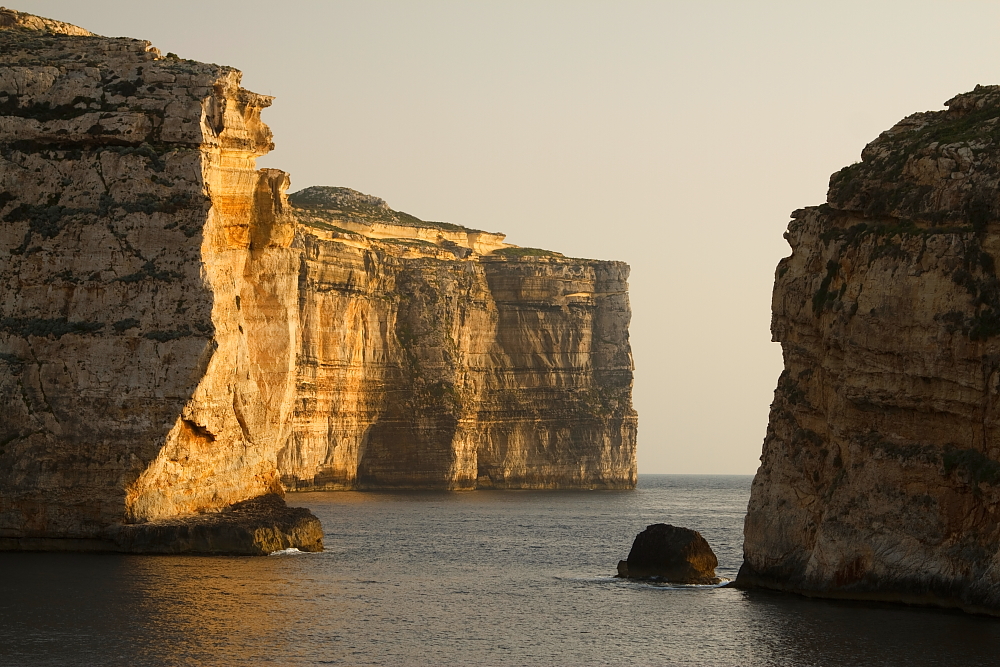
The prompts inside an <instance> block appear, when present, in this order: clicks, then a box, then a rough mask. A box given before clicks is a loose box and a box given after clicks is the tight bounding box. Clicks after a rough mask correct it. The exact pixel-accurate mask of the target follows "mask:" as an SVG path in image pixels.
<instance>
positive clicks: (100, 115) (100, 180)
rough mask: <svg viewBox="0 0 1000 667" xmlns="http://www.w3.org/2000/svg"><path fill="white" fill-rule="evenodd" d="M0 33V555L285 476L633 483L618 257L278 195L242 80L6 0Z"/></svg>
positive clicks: (97, 533)
mask: <svg viewBox="0 0 1000 667" xmlns="http://www.w3.org/2000/svg"><path fill="white" fill-rule="evenodd" d="M0 47H2V48H0V285H2V287H0V405H3V406H4V418H3V419H2V420H0V540H5V541H2V542H0V546H3V545H6V548H27V547H25V546H24V545H26V544H28V542H29V541H30V543H31V544H32V545H33V546H32V547H31V548H43V546H44V544H45V540H49V541H50V542H49V543H51V544H52V545H54V546H53V547H52V548H65V545H67V544H73V543H74V542H72V541H73V540H76V541H77V542H75V543H76V544H81V545H82V544H83V542H84V541H88V540H98V541H100V540H105V539H108V535H109V534H110V533H109V532H108V531H109V530H111V531H112V533H114V535H115V536H119V537H120V536H121V535H141V534H152V533H149V532H148V531H147V532H146V533H143V532H142V531H139V532H136V530H133V529H131V528H129V529H128V530H124V529H123V530H118V531H117V532H115V531H116V530H117V529H116V528H115V527H116V526H126V527H129V526H137V525H147V524H148V525H149V526H153V525H154V524H155V525H156V526H160V527H161V528H162V526H165V525H167V524H164V523H163V522H170V521H175V520H176V518H177V517H188V518H191V517H197V516H201V518H202V519H204V521H203V522H202V523H204V522H208V523H211V521H213V520H214V519H213V517H215V518H218V517H220V516H227V517H230V518H232V515H231V513H229V514H227V512H228V510H227V508H232V507H233V506H234V504H236V503H240V502H243V501H247V500H249V499H253V498H256V497H260V496H264V495H267V494H274V493H278V494H280V493H282V492H283V490H284V488H285V487H286V486H287V487H288V488H292V489H308V488H382V487H407V486H409V487H432V488H450V489H451V488H454V489H460V488H474V487H483V486H492V487H533V488H552V487H585V488H608V487H613V488H620V487H631V486H634V484H635V428H636V418H635V413H634V411H633V410H632V407H631V381H632V371H631V355H630V352H629V346H628V330H627V327H628V320H629V309H628V298H627V293H626V288H627V287H626V282H625V281H626V279H627V276H628V267H627V266H625V265H624V264H621V263H618V262H598V261H592V260H578V259H570V258H566V257H563V256H561V255H559V254H558V253H551V252H546V251H539V250H533V249H525V248H517V247H514V246H511V245H510V244H507V243H505V242H504V237H503V235H502V234H496V233H488V232H481V231H478V230H472V229H467V228H464V227H459V226H457V225H450V224H447V223H435V222H426V221H422V220H419V219H418V218H415V217H414V216H410V215H407V214H404V213H400V212H396V211H393V210H392V209H390V208H389V207H388V206H387V205H386V204H385V202H382V201H381V200H378V199H375V198H372V197H368V196H366V195H361V194H360V193H356V192H353V191H350V190H346V189H343V188H312V189H307V190H305V191H303V192H301V193H298V194H297V195H296V198H295V205H294V206H293V205H292V204H290V203H289V201H288V200H287V199H286V196H285V191H286V189H287V187H288V185H289V179H288V177H287V175H285V174H284V173H283V172H280V171H278V170H273V169H262V170H257V169H256V167H255V159H256V158H257V157H258V156H260V155H262V154H264V153H266V152H267V151H269V150H270V149H271V148H272V143H271V133H270V131H269V129H268V128H267V126H266V125H264V124H263V123H262V122H261V120H260V113H261V110H262V109H264V108H265V107H267V106H268V105H269V104H270V102H271V98H268V97H265V96H261V95H257V94H255V93H251V92H249V91H247V90H245V89H243V88H241V87H240V85H239V84H240V73H239V72H238V71H236V70H234V69H231V68H228V67H221V66H218V65H208V64H204V63H197V62H193V61H189V60H183V59H179V58H177V57H176V56H174V55H173V54H168V56H166V57H164V56H162V55H161V54H160V53H159V51H157V50H156V49H155V48H153V47H152V46H150V44H149V43H148V42H142V41H137V40H132V39H125V38H119V39H109V38H104V37H99V36H95V35H92V34H91V33H89V32H87V31H85V30H82V29H79V28H76V27H75V26H69V25H68V24H63V23H59V22H56V21H51V20H49V19H41V18H39V17H33V16H30V15H27V14H23V13H18V12H15V11H13V10H6V9H0ZM220 513H221V514H220ZM185 521H187V519H185ZM170 525H174V526H175V527H176V525H180V524H170ZM192 525H194V524H192ZM198 525H202V524H201V523H199V524H198ZM161 528H157V529H156V530H157V531H159V532H157V533H156V534H157V535H159V536H160V537H162V536H163V535H166V534H167V533H169V531H170V530H174V528H170V529H169V530H168V529H166V528H163V529H162V530H161ZM164 530H166V531H167V532H166V533H165V532H163V531H164ZM185 530H186V529H185ZM198 530H201V529H198ZM173 534H176V535H180V533H178V532H176V530H175V531H174V533H173ZM297 534H300V538H295V539H306V538H305V537H301V535H304V534H305V533H303V532H302V531H298V533H297ZM115 539H117V537H115ZM143 539H145V538H143ZM178 539H180V538H178ZM185 539H187V538H185ZM192 539H193V538H192ZM198 539H201V538H198ZM310 539H311V538H310ZM67 540H69V542H67ZM157 540H160V541H161V542H162V541H163V540H162V539H160V538H157V539H156V540H152V541H151V542H150V541H148V540H147V541H146V542H144V543H147V544H148V543H154V542H156V541H157ZM57 541H59V542H58V544H60V545H62V546H55V545H56V544H57ZM141 541H142V540H140V539H139V538H135V539H132V538H129V540H126V542H123V544H124V543H127V544H133V545H136V544H139V542H141ZM196 541H197V540H196ZM279 541H280V540H279ZM293 542H294V540H293ZM116 544H117V543H116ZM192 544H194V542H192ZM198 544H202V546H204V544H207V542H204V540H203V541H202V542H198ZM310 544H311V542H310ZM12 545H13V546H12ZM18 545H20V546H18ZM287 546H296V544H295V543H289V544H288V545H287ZM306 546H308V545H305V544H304V545H303V548H305V547H306ZM130 548H131V547H130ZM144 548H145V547H144ZM197 548H198V549H201V548H202V547H197ZM135 549H136V550H140V549H139V547H135ZM202 550H204V549H202Z"/></svg>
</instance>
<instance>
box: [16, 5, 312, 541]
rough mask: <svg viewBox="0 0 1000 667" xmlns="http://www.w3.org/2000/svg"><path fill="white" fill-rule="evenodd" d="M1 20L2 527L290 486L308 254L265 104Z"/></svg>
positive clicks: (235, 79) (214, 74)
mask: <svg viewBox="0 0 1000 667" xmlns="http://www.w3.org/2000/svg"><path fill="white" fill-rule="evenodd" d="M4 17H5V18H4V20H3V22H2V23H3V25H4V27H2V28H0V44H2V48H0V216H2V217H0V220H2V222H0V281H2V285H3V292H2V295H0V405H2V406H3V410H4V418H3V419H0V537H32V536H40V537H63V538H81V537H95V536H99V535H100V534H101V531H102V529H104V528H106V527H107V526H108V525H110V524H114V523H116V522H122V521H129V522H131V521H145V520H149V519H157V518H161V517H165V516H171V515H176V514H184V513H190V512H193V511H204V510H208V509H214V508H220V507H223V506H226V505H229V504H231V503H233V502H236V501H240V500H244V499H246V498H251V497H254V496H258V495H261V494H263V493H266V492H268V491H269V490H275V489H279V488H280V487H279V482H278V476H277V471H276V467H275V453H276V450H277V448H278V446H279V443H280V442H282V441H283V440H284V439H285V438H286V437H287V433H288V428H289V424H288V422H289V420H288V418H287V417H288V415H289V414H290V413H291V409H292V406H293V392H294V373H293V368H294V361H295V344H296V341H297V317H298V296H297V276H298V260H297V253H295V252H294V251H292V250H290V248H289V246H290V244H291V240H292V222H291V220H290V219H289V218H288V217H287V215H286V212H285V209H284V208H283V204H282V200H281V189H282V187H283V186H284V185H286V184H287V178H286V177H285V176H284V175H283V174H281V173H280V172H273V171H264V172H257V171H256V170H255V169H254V159H255V157H257V156H258V155H261V154H263V153H265V152H267V151H268V150H270V148H271V141H270V132H269V131H268V129H267V127H266V126H264V125H263V124H262V123H261V122H260V110H261V109H262V108H263V107H266V106H267V105H268V104H269V103H270V98H266V97H262V96H259V95H255V94H253V93H249V92H247V91H245V90H243V89H242V88H240V87H239V79H240V74H239V72H237V71H235V70H232V69H230V68H225V67H219V66H216V65H205V64H202V63H195V62H192V61H185V60H179V59H176V58H162V57H161V56H160V55H159V53H158V52H157V51H156V50H155V49H153V48H151V47H150V45H149V43H148V42H141V41H136V40H131V39H107V38H103V37H96V36H91V35H89V33H86V31H82V30H80V29H76V28H74V29H72V30H71V29H62V28H60V27H59V26H64V25H65V24H57V23H56V22H51V21H50V22H48V24H44V25H43V28H44V29H32V28H31V26H29V25H26V23H30V22H31V20H32V19H36V18H37V17H27V16H26V15H23V14H22V15H17V14H15V13H12V12H7V13H6V14H4ZM11 17H13V18H11ZM21 19H25V20H21ZM39 20H41V19H39ZM19 21H20V22H19ZM50 24H51V25H50ZM45 26H48V27H45ZM53 26H55V27H53ZM70 28H73V27H72V26H70ZM265 341H266V343H265Z"/></svg>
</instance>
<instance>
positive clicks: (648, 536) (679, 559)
mask: <svg viewBox="0 0 1000 667" xmlns="http://www.w3.org/2000/svg"><path fill="white" fill-rule="evenodd" d="M718 566H719V559H718V558H716V556H715V552H713V551H712V547H710V546H709V545H708V542H707V541H706V540H705V538H704V537H702V536H701V533H699V532H698V531H696V530H691V529H690V528H682V527H681V526H671V525H670V524H666V523H654V524H653V525H651V526H646V530H644V531H642V532H641V533H639V534H638V535H636V536H635V540H634V541H633V542H632V549H631V550H630V551H629V554H628V559H627V560H622V561H618V576H619V577H626V578H629V579H662V580H664V581H669V582H671V583H677V584H717V583H719V581H720V579H719V578H718V577H716V576H715V568H716V567H718Z"/></svg>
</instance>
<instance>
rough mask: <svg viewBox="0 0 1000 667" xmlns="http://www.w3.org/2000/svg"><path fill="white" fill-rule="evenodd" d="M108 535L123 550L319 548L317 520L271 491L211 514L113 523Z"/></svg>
mask: <svg viewBox="0 0 1000 667" xmlns="http://www.w3.org/2000/svg"><path fill="white" fill-rule="evenodd" d="M111 538H112V539H113V540H114V541H115V543H116V544H117V545H118V546H119V548H120V550H121V551H126V552H129V553H161V554H177V553H200V554H231V555H246V556H265V555H267V554H269V553H273V552H275V551H281V550H282V549H290V548H293V547H294V548H296V549H299V550H300V551H322V550H323V530H322V527H321V526H320V523H319V519H317V518H316V516H315V515H313V513H312V512H310V511H309V510H308V509H306V508H305V507H288V506H287V505H286V504H285V501H284V500H283V499H282V498H281V497H280V496H278V495H276V494H269V495H266V496H260V497H258V498H253V499H251V500H245V501H243V502H241V503H236V504H235V505H231V506H230V507H228V508H226V509H224V510H222V511H221V512H215V513H212V514H202V515H198V516H192V517H179V518H176V519H165V520H161V521H150V522H148V523H141V524H133V525H125V526H118V527H116V528H113V529H111Z"/></svg>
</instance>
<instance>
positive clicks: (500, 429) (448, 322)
mask: <svg viewBox="0 0 1000 667" xmlns="http://www.w3.org/2000/svg"><path fill="white" fill-rule="evenodd" d="M291 201H292V203H293V204H295V205H297V206H298V207H299V208H297V209H296V211H295V212H296V215H297V217H298V219H299V221H300V226H299V228H298V231H297V232H296V239H295V242H294V246H295V247H296V248H300V249H301V250H302V253H303V255H302V269H301V271H300V273H299V281H300V283H299V286H300V292H299V293H300V302H299V303H300V306H299V307H300V311H299V317H300V321H301V323H302V326H301V336H302V343H301V351H300V355H299V365H298V383H299V384H298V396H299V401H298V404H297V408H296V413H295V426H294V428H293V436H292V438H291V439H290V441H289V443H288V445H287V446H286V447H285V448H284V449H283V450H282V452H281V454H280V456H279V459H278V462H279V467H280V468H281V471H282V480H283V481H284V483H285V484H286V486H288V487H289V488H295V489H310V488H328V489H337V488H383V487H436V488H449V489H470V488H476V487H480V488H482V487H500V488H631V487H632V486H634V485H635V428H636V418H635V413H634V411H633V410H632V406H631V386H632V360H631V355H630V352H629V345H628V321H629V308H628V298H627V292H626V290H627V285H626V282H625V281H626V279H627V277H628V267H627V266H626V265H624V264H622V263H620V262H599V261H592V260H579V259H569V258H566V257H563V256H561V255H559V254H558V253H551V252H546V251H539V250H532V249H525V248H517V247H513V246H510V245H508V244H505V243H504V242H503V238H504V237H503V235H502V234H490V233H487V232H480V231H478V230H472V229H467V228H464V227H459V226H457V225H451V224H447V223H435V222H424V221H422V220H419V219H418V218H415V217H414V216H411V215H408V214H405V213H399V212H397V211H393V210H392V209H390V208H389V207H388V206H387V205H386V204H385V203H384V202H383V201H382V200H380V199H376V198H374V197H368V196H366V195H362V194H361V193H357V192H354V191H352V190H347V189H344V188H308V189H306V190H304V191H302V192H300V193H296V194H295V195H293V196H292V197H291ZM480 253H487V254H480Z"/></svg>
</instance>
